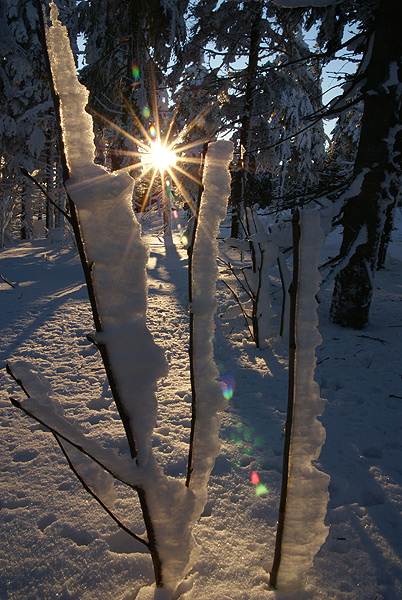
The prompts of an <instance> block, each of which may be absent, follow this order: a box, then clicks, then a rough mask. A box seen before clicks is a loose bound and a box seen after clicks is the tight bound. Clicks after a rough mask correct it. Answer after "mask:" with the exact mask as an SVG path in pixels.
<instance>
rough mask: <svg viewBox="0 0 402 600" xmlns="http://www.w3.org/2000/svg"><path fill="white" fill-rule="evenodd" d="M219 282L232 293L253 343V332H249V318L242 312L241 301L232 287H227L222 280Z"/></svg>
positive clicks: (225, 282)
mask: <svg viewBox="0 0 402 600" xmlns="http://www.w3.org/2000/svg"><path fill="white" fill-rule="evenodd" d="M221 281H222V282H223V283H224V284H225V285H226V287H227V288H228V289H229V290H230V291H231V292H232V294H233V298H234V299H235V300H236V302H237V304H238V305H239V306H240V310H241V312H242V315H243V317H244V320H245V322H246V325H247V329H248V330H249V332H250V335H251V339H252V340H253V341H255V340H254V335H253V332H252V330H251V327H250V324H249V319H250V317H249V316H248V314H247V313H246V311H245V310H244V308H243V305H242V303H241V301H240V298H239V296H238V295H237V293H236V292H235V290H234V289H233V288H232V286H231V285H229V284H228V283H227V281H225V280H224V279H222V280H221Z"/></svg>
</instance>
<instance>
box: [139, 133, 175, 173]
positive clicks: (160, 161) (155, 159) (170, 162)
mask: <svg viewBox="0 0 402 600" xmlns="http://www.w3.org/2000/svg"><path fill="white" fill-rule="evenodd" d="M142 161H143V162H144V163H145V164H146V165H150V166H151V167H152V168H154V169H157V170H158V171H159V172H160V173H161V175H163V173H164V172H165V171H169V170H170V169H171V168H172V167H174V166H175V165H176V162H177V155H176V152H174V151H173V150H172V149H171V146H166V145H164V144H162V142H160V141H156V142H152V144H151V145H150V146H149V149H148V151H147V152H145V153H144V157H143V159H142Z"/></svg>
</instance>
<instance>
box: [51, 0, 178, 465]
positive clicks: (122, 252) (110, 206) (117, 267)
mask: <svg viewBox="0 0 402 600" xmlns="http://www.w3.org/2000/svg"><path fill="white" fill-rule="evenodd" d="M51 19H52V27H51V28H50V29H49V31H48V33H47V43H48V47H49V56H50V61H51V65H52V74H53V78H54V83H55V87H56V91H57V92H58V95H59V97H60V105H61V121H62V127H63V136H64V143H65V149H66V155H67V161H68V166H69V169H70V178H69V180H68V181H67V190H68V192H69V194H70V197H71V199H72V201H73V203H74V205H75V207H76V209H77V213H78V220H79V226H80V230H81V235H82V238H83V240H84V249H85V254H86V258H87V261H88V263H89V264H90V265H92V271H91V275H92V279H93V285H94V288H95V290H96V303H97V310H98V312H99V318H100V321H101V326H102V331H101V333H99V332H98V333H97V334H96V343H97V345H106V346H107V348H108V353H109V358H110V363H111V369H112V371H113V373H114V375H115V378H116V380H117V381H118V382H119V393H120V396H121V400H122V403H123V405H124V408H125V410H126V411H127V419H128V421H129V427H130V429H131V431H132V433H133V437H134V439H135V443H136V451H137V457H136V458H137V461H138V463H139V464H140V465H146V464H147V461H148V459H149V453H150V436H151V433H152V430H153V428H154V426H155V422H156V400H155V395H154V391H155V385H156V381H157V380H158V379H159V378H161V377H162V376H164V375H165V374H166V372H167V363H166V360H165V357H164V354H163V352H162V350H161V349H160V348H159V347H157V346H156V344H155V343H154V341H153V338H152V336H151V334H150V333H149V331H148V329H147V327H146V325H145V314H146V308H147V278H146V265H147V262H148V249H147V247H146V246H145V244H144V242H143V241H142V239H141V237H140V226H139V224H138V221H137V219H136V218H135V215H134V212H133V207H132V194H133V185H134V181H133V179H132V178H131V177H130V176H129V175H128V174H127V173H118V174H111V173H108V172H107V171H106V170H105V169H104V168H103V167H102V166H100V165H96V164H94V151H95V146H94V134H93V123H92V117H91V116H90V115H89V114H88V113H87V112H86V111H85V107H86V105H87V101H88V91H87V90H86V88H85V87H84V86H82V85H81V84H80V83H79V81H78V79H77V76H76V70H75V63H74V59H73V55H72V52H71V49H70V42H69V38H68V34H67V30H66V29H65V27H63V26H62V25H61V23H60V22H59V21H58V19H57V8H56V6H55V4H54V3H52V5H51ZM150 365H152V368H150ZM134 380H135V382H136V383H135V386H133V384H132V382H133V381H134Z"/></svg>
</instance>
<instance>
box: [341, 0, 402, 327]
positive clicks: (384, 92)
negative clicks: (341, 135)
mask: <svg viewBox="0 0 402 600" xmlns="http://www.w3.org/2000/svg"><path fill="white" fill-rule="evenodd" d="M401 23H402V3H401V2H394V1H393V0H382V2H381V4H380V7H379V9H378V12H377V15H376V20H375V33H374V43H373V48H372V53H371V57H370V62H369V65H368V67H367V70H366V77H367V83H366V85H365V89H364V92H365V94H366V96H365V101H364V113H363V119H362V125H361V136H360V142H359V148H358V153H357V157H356V162H355V168H354V175H355V177H357V176H358V175H359V174H361V173H364V172H365V175H364V179H363V183H362V186H361V189H360V191H359V192H358V193H357V194H356V195H355V196H354V197H352V198H350V199H349V200H348V202H347V203H346V205H345V207H344V212H343V226H344V231H343V240H342V246H341V253H343V254H345V255H347V253H348V252H349V251H350V248H351V247H352V245H353V243H354V242H355V240H356V237H357V235H358V234H359V232H360V231H361V230H365V231H366V239H365V241H364V242H363V243H362V244H360V245H359V246H357V248H355V250H354V252H353V254H352V256H351V258H350V261H349V263H348V264H347V265H346V267H345V268H344V269H343V270H342V271H341V272H340V273H339V274H338V276H337V277H336V279H335V288H334V293H333V298H332V305H331V318H332V320H333V321H334V323H337V324H339V325H341V326H343V327H353V328H357V329H360V328H362V327H364V326H365V325H366V324H367V322H368V318H369V310H370V304H371V299H372V293H373V285H372V278H373V274H374V272H375V270H376V267H377V262H378V255H379V249H380V243H381V238H382V235H383V232H384V226H385V222H386V217H387V210H388V207H389V206H390V205H391V204H393V203H394V202H395V200H396V197H397V195H398V194H399V191H398V187H399V186H398V185H397V184H396V180H398V178H400V173H401V163H400V160H401V159H400V157H398V156H397V154H396V153H397V152H398V150H399V149H400V145H401V139H400V135H399V133H398V127H399V125H400V116H399V109H400V93H399V91H398V85H397V84H398V82H399V81H401V79H402V78H401V75H400V68H401V57H402V38H401V36H400V24H401ZM397 70H398V71H397ZM396 72H398V76H397V77H396ZM389 226H390V227H391V228H392V223H389Z"/></svg>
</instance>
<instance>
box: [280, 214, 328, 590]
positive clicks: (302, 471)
mask: <svg viewBox="0 0 402 600" xmlns="http://www.w3.org/2000/svg"><path fill="white" fill-rule="evenodd" d="M299 225H300V230H301V237H300V245H299V248H300V250H299V277H298V284H297V300H296V317H295V318H296V323H295V344H296V350H295V370H294V379H295V381H294V408H293V423H292V438H291V442H290V462H289V476H288V483H287V497H286V508H285V520H284V531H283V538H282V542H281V558H280V563H279V570H278V575H277V579H276V587H277V588H278V589H300V588H303V587H304V578H305V575H306V573H307V571H308V569H309V568H310V567H311V565H312V563H313V559H314V557H315V555H316V554H317V552H318V550H319V549H320V547H321V546H322V544H323V543H324V542H325V539H326V537H327V535H328V526H326V525H324V517H325V515H326V512H327V504H328V499H329V497H328V484H329V477H328V475H326V474H325V473H323V472H322V471H320V470H318V469H317V468H316V467H315V466H314V461H316V460H317V459H318V458H319V456H320V453H321V448H322V445H323V443H324V440H325V431H324V428H323V426H322V424H321V423H320V422H319V421H318V420H317V418H318V417H321V415H322V413H323V411H324V407H325V401H324V400H323V399H321V397H320V388H319V386H318V384H317V382H316V381H315V380H314V372H315V367H316V356H315V351H316V348H317V346H319V344H320V343H321V341H322V339H321V336H320V333H319V331H318V315H317V310H316V305H317V303H316V300H315V296H316V294H317V292H318V290H319V287H320V282H321V277H320V274H319V271H318V264H319V257H320V251H321V245H322V242H323V239H324V235H323V232H322V230H321V227H320V213H319V212H318V211H311V210H310V211H307V210H302V211H300V214H299Z"/></svg>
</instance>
